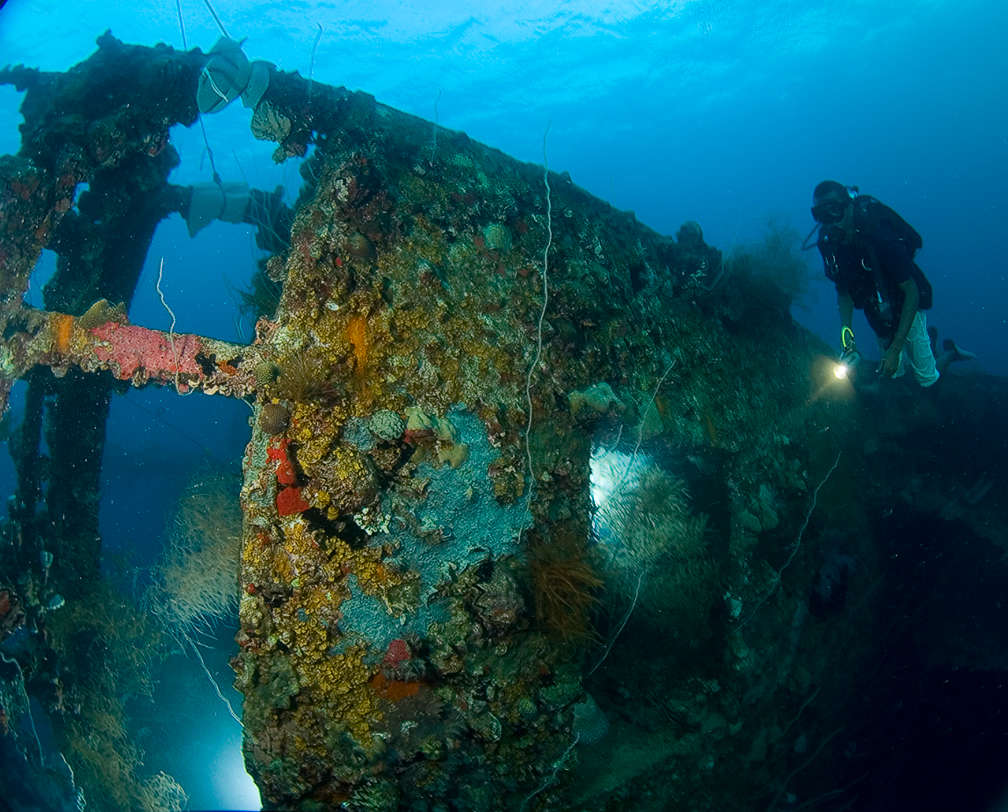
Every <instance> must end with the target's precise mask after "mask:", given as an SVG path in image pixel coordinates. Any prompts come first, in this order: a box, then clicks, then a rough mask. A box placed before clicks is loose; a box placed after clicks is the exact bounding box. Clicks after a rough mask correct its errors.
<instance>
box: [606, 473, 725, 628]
mask: <svg viewBox="0 0 1008 812" xmlns="http://www.w3.org/2000/svg"><path fill="white" fill-rule="evenodd" d="M641 459H642V460H643V461H642V463H641V467H640V468H639V470H633V471H631V472H629V474H628V475H627V476H625V478H624V480H625V481H623V482H622V483H621V485H620V488H619V489H617V490H616V491H615V492H614V493H612V495H611V496H610V497H609V498H608V499H607V500H605V502H604V503H603V504H602V506H601V507H600V508H599V509H598V511H597V513H596V516H595V529H596V533H597V535H598V541H599V543H598V545H596V548H595V556H596V559H597V560H598V561H599V568H600V571H601V572H603V573H604V576H605V580H606V585H607V586H608V587H610V588H611V590H612V592H613V593H614V594H616V595H619V596H621V600H623V601H624V603H625V604H629V603H630V602H631V600H632V599H633V598H634V596H635V595H637V605H638V608H637V612H639V613H643V614H647V615H649V617H651V618H652V619H655V620H657V621H658V622H660V623H661V625H662V627H663V628H666V629H668V630H669V631H671V632H672V633H673V634H684V635H689V636H691V637H705V636H706V629H707V627H708V622H707V615H708V613H709V612H710V609H711V607H712V605H713V603H714V601H715V599H716V597H717V586H718V571H717V566H716V562H715V560H714V557H713V556H712V554H711V551H710V546H709V543H708V538H707V534H706V526H707V520H706V517H704V516H703V515H700V514H696V513H694V512H693V511H692V508H691V506H690V499H689V491H688V489H687V485H686V482H685V481H684V480H683V479H681V478H679V477H676V476H673V475H672V474H670V473H669V472H668V471H665V470H662V469H661V468H659V467H657V466H656V465H655V464H654V462H653V461H651V460H649V459H647V458H643V457H642V458H641ZM642 574H643V578H642ZM639 584H643V586H642V588H640V590H639V593H638V585H639Z"/></svg>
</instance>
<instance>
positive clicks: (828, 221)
mask: <svg viewBox="0 0 1008 812" xmlns="http://www.w3.org/2000/svg"><path fill="white" fill-rule="evenodd" d="M847 203H848V201H844V200H837V199H836V198H833V199H827V200H824V201H822V202H821V203H816V204H815V205H814V206H813V207H812V217H813V219H814V220H815V221H816V222H817V223H821V224H822V225H824V226H831V225H835V224H836V223H839V222H840V221H841V220H843V216H844V211H845V210H846V208H847Z"/></svg>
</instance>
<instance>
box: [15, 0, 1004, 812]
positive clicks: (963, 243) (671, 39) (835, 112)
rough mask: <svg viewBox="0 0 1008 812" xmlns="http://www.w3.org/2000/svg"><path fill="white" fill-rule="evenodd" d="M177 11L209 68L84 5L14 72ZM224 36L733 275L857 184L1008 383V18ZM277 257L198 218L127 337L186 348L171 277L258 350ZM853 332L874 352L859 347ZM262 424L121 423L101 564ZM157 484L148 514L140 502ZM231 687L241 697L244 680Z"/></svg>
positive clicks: (193, 405)
mask: <svg viewBox="0 0 1008 812" xmlns="http://www.w3.org/2000/svg"><path fill="white" fill-rule="evenodd" d="M179 9H181V12H182V18H183V21H184V28H185V37H186V41H187V42H188V44H189V46H190V47H195V46H198V47H201V48H202V49H203V50H209V48H210V47H211V46H212V45H213V43H214V42H215V41H216V40H217V38H218V36H219V35H220V32H219V30H218V26H217V24H216V23H215V22H214V20H213V18H212V16H211V14H210V12H209V11H208V9H207V6H206V5H205V4H204V3H203V2H199V0H183V1H182V2H181V3H180V4H178V5H176V3H174V2H170V1H169V0H163V1H162V2H156V3H155V2H149V0H135V2H131V3H128V4H127V3H112V2H96V1H95V0H81V2H77V3H74V4H65V5H61V6H60V8H59V9H58V11H56V10H54V6H53V4H51V3H44V2H41V0H8V2H7V3H6V5H4V6H3V8H2V10H0V65H3V64H8V63H10V64H17V63H24V64H26V65H29V66H34V67H39V68H42V69H46V70H66V69H68V68H69V67H71V66H72V65H73V64H75V63H76V62H78V61H80V60H82V59H84V58H86V57H87V56H88V55H89V54H90V53H92V52H93V50H94V49H95V45H94V41H95V38H96V37H97V36H99V35H100V34H101V33H102V32H103V31H105V30H106V29H110V30H111V31H112V33H113V34H114V35H115V36H117V37H118V38H120V39H122V40H124V41H126V42H134V43H140V44H146V45H152V44H154V43H157V42H166V43H168V44H170V45H172V46H174V47H181V46H182V37H183V35H182V32H181V30H180V24H179V15H178V11H179ZM216 10H217V13H218V15H219V16H220V19H221V22H222V23H223V24H224V26H225V27H226V28H227V31H228V33H229V34H230V35H231V36H232V37H234V38H236V39H245V38H247V41H246V43H245V51H246V53H247V54H248V55H249V57H250V58H256V59H265V60H268V61H271V62H273V63H275V64H276V65H277V66H278V67H280V68H282V69H285V70H298V71H300V72H301V73H302V74H303V75H308V74H309V73H311V75H312V76H313V78H315V79H317V80H319V81H324V82H328V83H331V84H335V85H345V86H347V87H349V88H352V89H360V90H364V91H367V92H369V93H371V94H373V95H374V96H376V97H377V98H378V99H379V100H380V101H382V102H384V103H386V104H389V105H391V106H393V107H397V108H399V109H402V110H405V111H407V112H410V113H413V114H415V115H418V116H421V117H424V118H427V119H430V120H435V121H437V122H438V123H439V124H441V125H442V126H445V127H449V128H452V129H457V130H463V131H465V132H467V133H468V134H469V135H470V136H471V137H473V138H475V139H477V140H479V141H483V142H485V143H487V144H490V145H492V146H494V147H497V148H499V149H501V150H503V151H504V152H506V153H509V154H511V155H513V156H515V157H517V158H519V159H522V160H526V161H531V162H536V163H542V162H543V160H544V157H545V159H546V160H548V163H549V165H550V168H552V169H554V170H556V171H567V172H569V173H570V175H571V177H572V178H573V180H574V182H575V183H577V184H578V185H580V186H582V187H584V188H586V189H587V190H589V191H590V192H592V193H594V194H596V195H597V196H599V197H602V198H604V199H606V200H609V201H610V202H612V203H613V204H614V205H615V206H617V207H618V208H621V209H628V210H633V211H634V212H636V214H637V217H638V218H639V219H640V220H641V221H642V222H644V223H645V224H647V225H649V226H651V227H652V228H654V229H656V230H657V231H659V232H663V233H669V234H674V233H675V231H676V230H677V228H678V227H679V225H680V224H681V223H682V222H683V221H686V220H696V221H698V222H699V223H700V224H701V225H702V227H703V229H704V233H705V237H706V239H707V241H708V242H709V243H711V244H713V245H715V246H717V247H719V248H721V249H723V250H726V251H727V250H730V249H731V248H732V247H733V246H734V245H738V244H743V243H749V242H754V241H758V240H759V239H760V238H761V236H762V234H763V232H764V229H765V227H766V224H767V222H768V221H769V220H770V219H774V220H775V221H776V222H778V223H783V224H785V225H789V226H792V227H793V228H794V229H796V230H797V231H798V232H800V233H801V234H802V235H804V234H805V233H806V232H807V231H808V229H809V228H810V227H811V226H812V221H811V218H810V215H809V211H808V209H809V205H810V198H811V190H812V187H813V186H814V185H815V184H816V183H817V182H818V181H820V180H822V179H824V178H834V179H837V180H840V181H842V182H844V183H848V184H857V185H859V186H860V188H861V191H863V192H865V193H868V194H872V195H874V196H876V197H879V198H880V199H882V200H883V201H885V202H886V203H888V204H890V205H891V206H893V207H894V208H896V209H897V210H898V211H899V212H900V213H901V214H903V215H904V217H905V218H906V219H907V220H909V221H910V222H911V223H912V224H913V225H914V226H915V227H916V228H917V229H918V231H920V233H921V234H922V235H923V238H924V249H923V251H922V252H921V254H920V255H919V258H918V259H919V263H920V265H921V267H922V268H923V269H924V271H925V273H926V274H927V275H928V277H929V278H930V280H931V281H932V283H933V285H934V289H935V306H934V309H933V310H932V312H931V314H930V315H929V319H930V321H931V323H932V324H934V325H936V326H937V327H938V328H939V329H940V331H941V335H942V337H945V336H954V337H955V338H956V339H957V340H958V341H959V342H960V343H961V344H962V345H963V346H965V347H967V348H969V349H971V350H973V351H975V352H977V353H978V355H979V356H980V358H979V360H978V361H977V362H974V364H973V368H974V369H977V370H983V371H988V372H994V373H997V374H1006V373H1008V316H1006V314H1005V307H1006V304H1008V269H1006V263H1005V259H1004V253H1003V250H1002V246H1001V245H1000V238H1001V234H1002V233H1003V230H1004V222H1005V220H1006V217H1008V196H1006V194H1005V190H1006V189H1008V110H1006V106H1005V104H1004V90H1003V83H1004V77H1005V76H1008V52H1006V49H1005V48H1004V32H1005V31H1008V7H1006V6H1002V5H1001V4H995V3H990V2H981V0H956V2H951V1H950V0H917V1H912V0H893V2H886V3H880V2H877V0H847V1H846V2H838V1H836V2H802V3H799V2H794V0H766V1H765V2H752V1H751V0H750V1H749V2H731V1H730V0H729V1H728V2H720V1H719V2H714V1H713V0H693V1H692V2H691V1H689V0H686V1H685V2H664V3H643V2H623V1H622V0H611V2H598V1H597V0H586V1H585V2H557V1H555V0H539V2H525V3H518V2H515V3H506V4H505V3H499V4H486V7H479V6H477V5H476V4H472V3H468V2H467V3H463V2H458V1H457V0H456V1H455V2H431V3H426V4H424V5H423V6H422V8H421V7H420V6H419V5H418V4H406V3H401V2H394V1H393V0H372V1H371V2H361V1H360V0H348V2H339V3H335V2H282V3H281V2H275V3H252V2H239V1H238V0H233V2H223V0H219V2H217V3H216ZM19 103H20V94H18V93H16V92H15V91H14V90H13V89H12V88H9V87H0V154H3V153H8V152H16V151H17V149H18V144H19V139H18V132H17V127H18V124H19V123H20V116H19V114H18V105H19ZM248 117H249V113H248V111H247V110H245V109H244V108H241V107H239V106H237V105H234V106H233V107H232V108H230V109H228V110H227V111H226V112H224V113H222V114H219V115H215V116H208V117H206V127H207V132H208V137H209V141H210V145H211V147H212V148H213V150H214V153H215V155H216V160H217V165H218V168H219V169H220V171H221V174H222V175H223V176H224V177H225V179H226V180H242V179H245V180H247V181H248V182H249V183H251V184H252V185H254V186H257V187H259V188H263V189H272V188H273V187H275V186H276V185H280V184H282V185H285V186H286V188H287V189H288V190H289V195H288V200H289V201H290V200H293V195H294V193H295V190H296V185H297V182H298V175H297V172H296V169H295V168H293V167H291V166H277V165H275V164H273V162H272V161H271V159H270V153H271V151H272V149H273V145H271V144H268V143H264V142H256V141H254V140H253V139H251V138H250V137H249V135H248ZM172 140H173V143H174V144H175V146H176V148H177V149H178V150H179V152H180V153H181V155H182V165H181V166H180V168H179V170H178V171H177V172H176V174H175V175H174V176H173V177H172V181H173V182H175V183H196V182H204V181H207V180H209V179H210V168H209V165H208V162H207V160H206V156H205V153H204V145H203V141H202V138H201V136H200V135H199V132H198V130H188V131H187V130H183V129H180V128H176V130H174V131H173V133H172ZM256 256H257V254H256V252H255V250H254V246H253V244H252V238H251V234H250V233H249V231H248V230H247V229H245V228H244V227H236V226H226V225H222V224H219V223H215V224H212V225H211V226H209V227H208V228H207V229H206V230H205V231H203V232H201V233H200V234H199V235H198V237H197V238H195V239H190V238H189V237H188V235H187V233H186V230H185V226H184V224H183V223H182V222H181V220H180V219H179V218H173V219H170V220H168V221H165V222H164V223H162V225H161V227H160V228H159V230H158V232H157V235H156V237H155V240H154V243H153V245H152V248H151V251H150V254H149V257H148V262H147V267H146V272H145V276H144V278H143V279H142V280H141V282H140V286H139V289H138V294H137V297H136V299H135V300H134V302H133V306H132V309H131V312H130V317H131V320H132V321H134V322H135V323H137V324H144V325H148V326H151V327H161V328H165V327H167V322H168V315H167V314H166V312H165V311H164V309H163V308H162V306H161V304H160V301H159V299H158V297H157V294H156V292H155V288H154V280H155V278H156V275H157V271H158V265H159V261H160V259H162V258H163V259H164V263H165V279H164V282H163V285H162V287H163V289H164V292H165V295H166V298H167V300H168V301H169V302H171V304H172V307H173V309H174V312H175V314H176V315H177V317H178V323H177V325H176V329H177V330H178V331H180V332H197V333H203V334H207V335H211V336H214V337H218V338H223V339H229V340H240V339H243V338H245V339H247V338H248V334H249V325H248V324H247V323H243V322H242V320H241V319H240V315H239V312H238V299H237V296H236V293H235V291H236V290H237V289H239V288H241V287H243V286H244V285H245V284H247V281H248V279H249V277H250V276H251V273H252V271H253V268H254V260H255V258H256ZM47 263H49V264H48V265H47ZM51 263H52V258H51V257H46V258H44V260H43V264H42V267H41V268H40V270H39V274H38V275H37V277H38V278H37V280H35V282H33V290H32V294H31V296H32V301H33V302H34V303H36V304H39V303H40V302H41V299H40V295H39V289H40V283H41V281H42V280H44V277H45V274H46V271H47V269H49V270H51ZM809 263H810V274H811V276H812V279H813V280H814V281H813V283H812V284H811V285H810V288H809V292H808V294H807V296H806V297H805V298H804V300H802V301H800V302H798V303H796V306H795V308H794V316H795V318H797V319H798V320H799V321H801V322H802V323H804V324H806V325H807V326H809V327H810V329H812V330H814V331H815V332H817V333H818V334H820V335H821V336H823V337H824V338H825V339H826V340H827V341H828V342H829V343H830V344H831V345H833V346H836V345H837V344H838V343H839V330H838V327H839V325H838V321H837V317H836V312H835V305H834V299H833V293H832V289H831V287H830V286H829V285H828V284H827V283H826V282H825V281H824V280H822V279H821V276H822V274H821V268H820V267H819V265H818V259H817V257H814V256H809ZM855 326H856V329H858V330H859V331H861V332H864V333H867V331H868V328H867V326H866V325H865V324H864V322H863V321H858V322H856V324H855ZM247 419H248V412H247V410H246V409H245V407H244V406H242V405H241V404H239V403H233V402H225V401H220V400H214V399H212V398H203V397H197V398H191V399H181V400H179V399H177V398H175V396H174V394H173V393H170V392H165V391H151V390H145V391H143V392H131V393H130V394H129V396H127V397H123V398H117V399H115V401H114V404H113V412H112V415H111V419H110V421H109V439H108V447H107V449H106V462H105V473H106V477H107V487H106V488H105V492H104V495H103V499H104V502H103V511H102V531H103V535H104V537H105V539H106V542H107V543H108V544H111V545H113V546H114V545H116V544H120V545H123V546H126V545H129V544H133V543H136V540H137V539H144V538H148V537H150V536H151V535H152V528H154V529H155V530H154V533H153V534H154V535H157V534H158V533H159V532H160V531H159V530H158V529H157V528H161V527H163V526H164V525H165V523H166V521H167V518H168V516H169V515H170V512H171V509H172V506H173V504H174V502H175V501H176V500H177V498H178V496H179V494H180V493H181V491H182V489H183V487H184V486H185V483H186V481H187V480H188V478H189V477H190V476H191V475H192V473H193V471H194V470H196V469H197V467H198V466H199V465H200V464H202V463H204V462H205V461H206V459H208V458H209V459H210V460H216V461H218V462H219V464H220V465H221V466H227V465H230V466H232V467H233V466H236V465H237V464H238V463H237V461H238V460H239V459H240V456H241V452H242V450H243V448H244V443H245V442H246V440H247V436H248V429H247ZM3 464H4V465H7V466H8V468H9V463H8V462H7V461H6V460H4V461H3ZM137 471H142V472H143V477H144V482H145V486H144V491H143V494H142V495H135V491H134V495H130V496H126V495H125V494H126V493H127V490H128V488H129V485H130V483H133V482H135V481H136V479H137ZM3 476H4V479H3V483H4V485H5V487H4V488H3V489H2V490H0V493H8V492H9V487H10V486H9V485H8V483H9V482H10V474H9V470H5V471H4V473H3ZM153 554H154V553H153V548H152V552H151V555H153ZM220 679H221V680H222V681H223V682H225V683H226V682H227V681H228V679H227V676H226V666H222V667H221V676H220ZM213 701H214V700H213V699H212V698H210V699H208V700H207V706H208V707H210V706H211V705H212V703H213ZM212 713H216V714H218V718H217V719H216V721H215V723H214V724H213V726H212V732H210V733H208V732H207V731H200V730H192V731H190V734H191V735H192V737H193V740H194V741H205V740H208V739H212V738H213V737H215V736H216V737H217V739H216V740H219V741H221V742H225V741H226V742H227V747H228V748H230V749H228V750H227V752H229V753H232V754H235V753H237V752H238V751H237V749H236V748H237V744H236V742H237V740H238V736H237V734H236V733H235V731H234V730H231V729H230V728H229V727H228V725H229V724H230V722H229V720H228V719H226V718H225V716H224V714H223V713H222V712H220V711H219V710H217V709H215V710H214V711H213V712H212ZM210 716H211V712H210V711H208V714H207V718H210ZM207 747H211V748H212V745H207ZM222 747H223V745H222ZM201 752H203V751H201ZM199 758H200V760H202V761H204V762H207V761H209V760H210V759H209V757H207V756H206V755H205V753H203V755H201V756H200V757H199ZM214 774H217V773H216V772H215V773H214ZM212 784H213V782H211V781H209V780H208V781H207V782H205V786H200V784H199V781H198V779H193V783H192V784H191V785H190V784H187V786H186V789H187V790H189V791H190V794H191V795H193V797H194V805H196V806H204V807H221V806H241V805H243V804H244V803H246V801H245V800H244V797H247V796H240V795H238V794H237V793H238V792H239V791H240V790H237V789H235V788H234V787H233V786H232V785H229V786H227V787H223V786H222V787H216V786H212Z"/></svg>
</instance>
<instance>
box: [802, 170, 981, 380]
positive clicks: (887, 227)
mask: <svg viewBox="0 0 1008 812" xmlns="http://www.w3.org/2000/svg"><path fill="white" fill-rule="evenodd" d="M812 217H813V219H815V221H816V223H817V226H816V228H814V229H813V231H812V232H811V233H810V234H809V237H808V238H806V244H807V243H808V241H809V240H810V239H811V237H812V235H813V234H814V233H815V232H816V230H818V232H819V235H818V239H817V243H816V244H817V246H818V248H819V253H820V254H821V255H822V258H823V266H824V268H825V271H826V276H827V278H828V279H829V280H830V281H831V282H833V284H834V285H835V286H836V292H837V306H838V308H839V310H840V323H841V330H840V343H841V346H842V348H843V350H842V356H841V362H843V363H847V364H848V365H853V364H854V363H856V362H857V360H858V359H859V358H860V355H859V354H858V351H857V346H856V344H855V342H854V330H853V328H852V327H851V321H852V318H853V313H854V308H858V309H859V310H863V311H864V314H865V318H866V319H867V320H868V324H869V325H870V326H871V328H872V330H873V331H874V332H875V335H876V336H877V337H878V341H879V347H880V349H881V351H882V360H881V361H880V362H879V366H878V370H877V372H878V374H879V375H881V376H883V377H900V376H902V375H903V374H904V373H905V371H906V367H907V366H909V367H910V371H911V372H912V373H913V375H914V377H915V378H916V380H917V382H918V383H919V384H920V385H921V386H922V387H929V386H932V385H934V384H935V383H937V381H938V379H939V378H940V377H941V373H942V372H944V370H945V368H946V367H947V366H948V365H949V364H950V363H952V362H953V361H966V360H969V359H972V358H975V357H976V356H975V355H974V354H973V353H971V352H967V351H966V350H963V349H961V348H960V347H958V346H957V345H956V343H955V342H954V341H952V340H951V339H946V341H945V343H944V346H943V349H944V352H943V353H942V354H941V356H939V357H938V358H937V359H936V358H935V346H934V345H935V344H936V343H937V331H936V330H934V329H928V327H927V321H926V318H925V315H924V311H925V310H928V309H929V308H930V307H931V303H932V290H931V283H930V282H928V280H927V277H925V276H924V273H923V272H922V271H921V269H920V268H919V267H917V263H915V262H914V255H915V254H916V253H917V251H918V250H920V247H921V245H922V243H923V241H922V240H921V236H920V234H918V233H917V231H916V230H915V229H914V228H913V227H912V226H911V225H910V224H909V223H907V222H906V221H905V220H904V219H903V218H902V217H900V216H899V214H897V213H896V212H895V211H893V210H892V209H891V208H889V207H888V206H886V205H885V204H884V203H882V202H880V201H879V200H876V199H875V198H874V197H872V196H871V195H862V194H858V189H857V187H856V186H854V187H849V188H848V187H847V186H844V185H843V184H841V183H838V182H837V181H835V180H824V181H823V182H822V183H820V184H819V185H818V186H816V187H815V190H814V191H813V194H812ZM808 247H811V246H810V245H809V246H808Z"/></svg>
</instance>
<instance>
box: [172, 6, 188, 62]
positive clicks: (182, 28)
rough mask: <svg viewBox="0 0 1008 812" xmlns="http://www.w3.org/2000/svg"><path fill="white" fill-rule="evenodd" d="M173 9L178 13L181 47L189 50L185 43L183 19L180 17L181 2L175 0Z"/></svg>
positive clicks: (186, 42)
mask: <svg viewBox="0 0 1008 812" xmlns="http://www.w3.org/2000/svg"><path fill="white" fill-rule="evenodd" d="M175 8H176V10H177V11H178V27H179V31H181V32H182V47H183V48H184V49H185V50H187V51H188V50H189V43H188V41H186V33H185V19H184V18H183V17H182V0H175Z"/></svg>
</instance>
